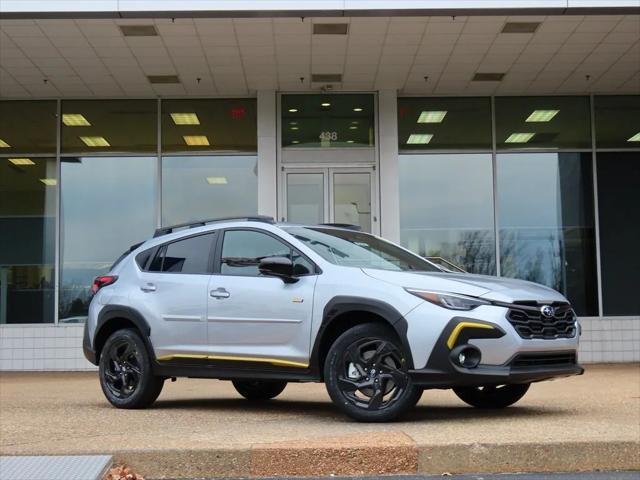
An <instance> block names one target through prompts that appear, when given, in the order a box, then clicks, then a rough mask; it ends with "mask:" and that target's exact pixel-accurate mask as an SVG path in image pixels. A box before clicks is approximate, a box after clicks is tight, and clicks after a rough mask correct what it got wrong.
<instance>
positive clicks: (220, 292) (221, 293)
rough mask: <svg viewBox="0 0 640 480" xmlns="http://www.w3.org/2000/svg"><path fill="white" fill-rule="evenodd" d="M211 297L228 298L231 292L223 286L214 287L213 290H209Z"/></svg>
mask: <svg viewBox="0 0 640 480" xmlns="http://www.w3.org/2000/svg"><path fill="white" fill-rule="evenodd" d="M209 295H211V296H212V297H213V298H217V299H221V298H229V297H230V296H231V294H230V293H229V292H227V291H226V290H225V289H224V288H216V289H215V290H211V291H210V292H209Z"/></svg>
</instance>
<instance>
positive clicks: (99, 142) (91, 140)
mask: <svg viewBox="0 0 640 480" xmlns="http://www.w3.org/2000/svg"><path fill="white" fill-rule="evenodd" d="M80 140H82V141H83V142H84V144H85V145H86V146H87V147H110V146H111V145H110V144H109V142H107V139H106V138H104V137H80Z"/></svg>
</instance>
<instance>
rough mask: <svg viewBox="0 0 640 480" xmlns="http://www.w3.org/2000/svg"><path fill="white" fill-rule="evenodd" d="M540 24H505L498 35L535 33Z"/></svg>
mask: <svg viewBox="0 0 640 480" xmlns="http://www.w3.org/2000/svg"><path fill="white" fill-rule="evenodd" d="M539 26H540V22H507V23H505V24H504V27H502V31H501V32H500V33H535V32H536V30H538V27H539Z"/></svg>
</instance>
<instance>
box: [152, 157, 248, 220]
mask: <svg viewBox="0 0 640 480" xmlns="http://www.w3.org/2000/svg"><path fill="white" fill-rule="evenodd" d="M257 162H258V160H257V157H256V156H255V155H227V156H175V157H173V156H171V157H163V158H162V224H163V225H175V224H178V223H183V222H188V221H191V220H200V219H204V218H216V217H228V216H232V215H238V216H242V215H253V214H256V213H257V212H258V167H257Z"/></svg>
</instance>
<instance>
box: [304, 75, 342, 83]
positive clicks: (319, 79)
mask: <svg viewBox="0 0 640 480" xmlns="http://www.w3.org/2000/svg"><path fill="white" fill-rule="evenodd" d="M341 82H342V74H341V73H312V74H311V83H341Z"/></svg>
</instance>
